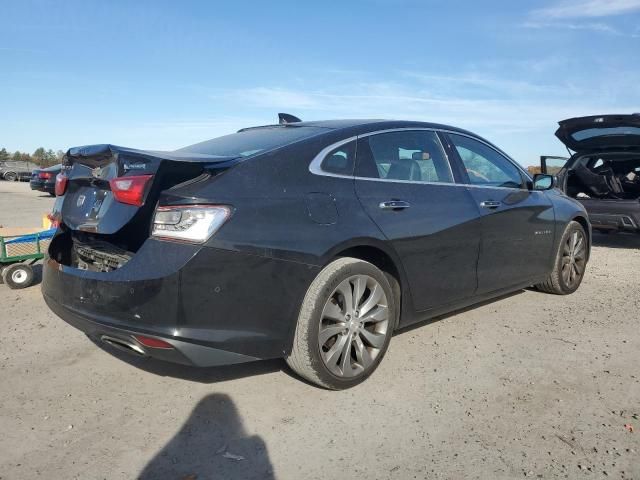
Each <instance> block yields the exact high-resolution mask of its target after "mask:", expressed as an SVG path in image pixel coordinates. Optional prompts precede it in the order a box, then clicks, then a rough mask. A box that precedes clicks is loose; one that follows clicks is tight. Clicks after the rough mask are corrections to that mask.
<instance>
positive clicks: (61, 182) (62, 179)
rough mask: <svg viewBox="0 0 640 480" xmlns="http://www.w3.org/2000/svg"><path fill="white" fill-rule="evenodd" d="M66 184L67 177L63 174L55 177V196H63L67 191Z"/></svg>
mask: <svg viewBox="0 0 640 480" xmlns="http://www.w3.org/2000/svg"><path fill="white" fill-rule="evenodd" d="M67 183H69V177H67V176H66V175H65V174H64V173H59V174H58V175H56V187H55V192H56V196H58V197H59V196H61V195H64V192H66V191H67Z"/></svg>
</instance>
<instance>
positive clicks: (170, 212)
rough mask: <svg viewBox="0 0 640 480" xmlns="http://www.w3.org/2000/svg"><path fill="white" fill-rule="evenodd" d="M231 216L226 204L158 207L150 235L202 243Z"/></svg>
mask: <svg viewBox="0 0 640 480" xmlns="http://www.w3.org/2000/svg"><path fill="white" fill-rule="evenodd" d="M230 216H231V207H229V206H227V205H176V206H171V207H158V208H157V209H156V213H155V216H154V218H153V229H152V230H151V235H152V236H154V237H157V238H162V239H165V240H178V241H184V242H191V243H203V242H206V241H207V240H209V238H211V236H212V235H213V234H214V233H216V232H217V231H218V230H219V229H220V227H222V225H224V223H225V222H226V221H227V220H228V219H229V217H230Z"/></svg>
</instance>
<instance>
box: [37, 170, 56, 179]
mask: <svg viewBox="0 0 640 480" xmlns="http://www.w3.org/2000/svg"><path fill="white" fill-rule="evenodd" d="M38 177H39V178H41V179H43V180H48V179H50V178H51V177H53V173H49V172H40V173H39V174H38Z"/></svg>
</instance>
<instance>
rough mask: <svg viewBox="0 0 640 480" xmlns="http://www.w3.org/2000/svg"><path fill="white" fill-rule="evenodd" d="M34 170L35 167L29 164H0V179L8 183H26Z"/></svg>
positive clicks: (9, 162)
mask: <svg viewBox="0 0 640 480" xmlns="http://www.w3.org/2000/svg"><path fill="white" fill-rule="evenodd" d="M34 168H37V165H36V164H35V163H31V162H19V161H18V162H13V161H6V162H0V179H2V180H7V181H9V182H17V181H28V180H29V179H30V178H31V170H33V169H34Z"/></svg>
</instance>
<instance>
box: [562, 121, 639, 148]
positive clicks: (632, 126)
mask: <svg viewBox="0 0 640 480" xmlns="http://www.w3.org/2000/svg"><path fill="white" fill-rule="evenodd" d="M558 123H559V125H560V128H558V130H557V131H556V137H558V138H559V139H560V141H561V142H562V143H564V144H565V145H566V146H567V148H570V149H571V150H573V151H574V152H580V151H584V150H594V149H596V150H615V149H619V148H638V147H640V114H638V113H634V114H631V115H594V116H591V117H578V118H570V119H568V120H562V121H561V122H558Z"/></svg>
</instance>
